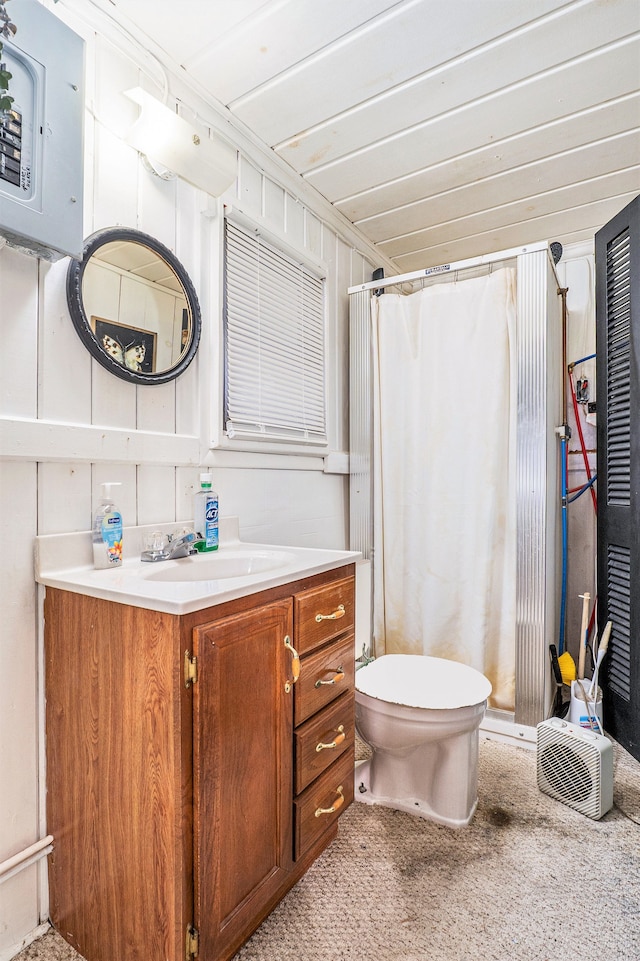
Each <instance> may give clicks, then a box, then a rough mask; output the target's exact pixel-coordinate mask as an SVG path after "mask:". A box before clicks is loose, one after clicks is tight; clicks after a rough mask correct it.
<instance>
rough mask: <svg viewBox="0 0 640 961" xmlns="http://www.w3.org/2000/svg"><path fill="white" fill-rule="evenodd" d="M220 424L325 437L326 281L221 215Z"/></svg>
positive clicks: (307, 438) (269, 435)
mask: <svg viewBox="0 0 640 961" xmlns="http://www.w3.org/2000/svg"><path fill="white" fill-rule="evenodd" d="M225 250H226V265H225V268H226V269H225V429H226V431H227V434H228V435H229V437H233V436H235V435H250V436H252V437H256V436H260V437H263V438H266V439H271V440H283V439H287V438H288V439H292V440H298V441H300V442H303V443H316V444H318V443H320V444H322V443H326V439H327V438H326V421H325V386H324V289H323V288H324V282H323V280H322V279H320V278H319V277H317V276H315V275H314V274H313V273H312V272H311V271H310V270H309V269H308V268H307V267H305V265H304V264H300V263H297V262H296V261H294V260H293V259H291V258H290V257H287V256H286V255H285V254H284V253H282V252H281V251H279V250H276V249H275V248H274V247H272V246H270V245H269V244H267V243H266V242H265V241H264V239H263V238H262V237H260V236H258V235H257V234H256V233H254V232H250V231H248V230H245V229H243V228H242V227H240V226H238V225H237V224H236V223H233V222H231V221H229V220H227V221H226V245H225Z"/></svg>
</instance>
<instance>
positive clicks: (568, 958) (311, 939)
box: [18, 740, 640, 961]
mask: <svg viewBox="0 0 640 961" xmlns="http://www.w3.org/2000/svg"><path fill="white" fill-rule="evenodd" d="M614 800H615V806H614V808H613V809H612V810H611V811H610V812H609V813H608V814H607V815H606V816H605V817H604V818H603V819H602V820H601V821H592V820H591V819H589V818H586V817H584V816H583V815H582V814H579V813H577V812H575V811H573V810H571V809H570V808H568V807H567V806H566V805H563V804H560V803H558V802H557V801H554V800H553V799H552V798H549V797H547V796H546V795H544V794H541V793H540V791H539V790H538V788H537V785H536V755H535V752H532V751H526V750H524V749H521V748H514V747H511V746H508V745H505V744H501V743H498V742H495V741H487V740H481V743H480V775H479V806H478V811H477V813H476V816H475V818H474V820H473V821H472V823H471V825H470V826H469V827H468V828H465V829H463V830H461V831H453V830H451V829H449V828H445V827H441V826H439V825H436V824H432V823H430V822H428V821H423V820H421V819H419V818H414V817H412V816H411V815H408V814H402V813H399V812H395V811H390V810H387V809H385V808H372V807H369V806H367V805H363V804H354V805H352V807H351V808H350V809H349V810H348V811H347V812H346V813H345V815H344V817H343V818H342V820H341V829H340V835H339V837H338V839H337V840H336V841H335V842H334V843H333V844H332V845H331V847H330V848H329V849H328V850H327V851H326V852H325V853H324V854H323V855H322V857H320V858H319V860H318V861H317V862H316V863H315V864H314V865H313V867H312V868H311V870H310V871H309V872H308V873H307V874H306V875H305V877H304V878H303V879H302V880H301V881H300V882H299V883H298V884H297V885H296V887H295V888H294V889H293V890H292V891H291V892H290V893H289V894H288V895H287V897H286V898H285V899H284V901H282V902H281V904H280V905H279V906H278V907H277V908H276V910H275V911H274V912H273V913H272V914H271V915H270V916H269V917H268V918H267V919H266V921H265V922H264V923H263V924H262V926H261V927H260V928H259V929H258V931H256V933H255V934H254V935H253V937H252V938H251V939H250V940H249V941H248V942H247V944H246V945H245V946H244V947H243V948H242V949H241V950H240V951H239V952H238V954H237V955H236V961H347V959H348V961H351V959H353V961H355V959H359V961H361V959H370V961H583V959H584V961H638V959H640V826H639V825H640V764H638V763H637V762H636V761H634V760H633V759H632V758H631V757H630V756H629V755H628V754H627V753H626V752H624V751H622V750H621V749H620V748H618V747H617V745H616V754H615V793H614ZM18 959H19V961H27V959H28V961H80V959H79V955H78V954H76V953H75V952H74V951H73V950H71V948H70V947H69V946H68V945H67V944H66V942H65V941H63V940H62V938H60V937H59V936H58V935H57V934H55V933H54V932H51V933H49V934H47V935H46V936H45V937H44V938H41V939H40V940H39V941H37V942H34V943H33V944H32V945H30V946H29V947H28V948H27V949H26V950H25V951H23V952H22V953H21V954H19V955H18ZM101 961H127V959H126V958H103V959H101ZM149 961H161V959H156V958H150V959H149ZM200 961H207V959H206V958H202V959H200Z"/></svg>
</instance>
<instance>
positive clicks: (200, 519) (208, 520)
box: [193, 474, 218, 552]
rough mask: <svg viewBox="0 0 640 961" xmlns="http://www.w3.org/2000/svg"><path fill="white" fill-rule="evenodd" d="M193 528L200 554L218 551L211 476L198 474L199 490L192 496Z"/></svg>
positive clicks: (214, 497)
mask: <svg viewBox="0 0 640 961" xmlns="http://www.w3.org/2000/svg"><path fill="white" fill-rule="evenodd" d="M193 526H194V528H195V531H196V534H197V535H198V540H197V541H196V544H195V546H196V548H197V549H198V550H199V551H202V552H208V551H217V550H218V495H217V494H216V492H215V491H214V490H212V489H211V474H200V490H199V491H198V492H197V493H196V494H194V495H193Z"/></svg>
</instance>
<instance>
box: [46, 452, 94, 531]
mask: <svg viewBox="0 0 640 961" xmlns="http://www.w3.org/2000/svg"><path fill="white" fill-rule="evenodd" d="M91 518H92V504H91V465H90V464H80V463H77V462H74V463H72V464H68V463H67V464H55V463H51V462H44V463H42V464H39V465H38V534H64V533H66V532H67V531H86V530H89V528H90V527H91Z"/></svg>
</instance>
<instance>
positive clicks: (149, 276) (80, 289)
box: [67, 228, 200, 383]
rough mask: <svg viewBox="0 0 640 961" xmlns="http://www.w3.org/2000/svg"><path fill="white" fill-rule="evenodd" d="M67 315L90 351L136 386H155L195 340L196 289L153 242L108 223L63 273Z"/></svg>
mask: <svg viewBox="0 0 640 961" xmlns="http://www.w3.org/2000/svg"><path fill="white" fill-rule="evenodd" d="M67 300H68V303H69V308H70V311H71V316H72V319H73V322H74V325H75V327H76V330H77V331H78V333H79V334H80V337H81V338H82V340H83V341H84V342H85V344H86V346H87V347H88V348H89V350H90V351H91V353H92V354H93V356H94V357H95V358H96V360H98V361H99V362H100V363H101V364H102V366H104V367H107V369H109V370H111V372H112V373H114V374H116V375H117V376H119V377H123V378H124V379H127V380H133V381H136V382H137V383H162V382H164V381H166V380H169V379H171V378H172V377H176V376H177V375H178V374H179V373H181V372H182V371H183V370H184V369H185V368H186V366H187V365H188V364H189V363H190V361H191V359H192V358H193V355H194V353H195V350H196V348H197V346H198V341H199V337H200V312H199V306H198V301H197V298H196V295H195V291H194V289H193V286H192V284H191V281H190V280H189V278H188V276H187V274H186V272H185V271H184V268H183V267H182V265H181V264H180V263H179V262H178V261H177V260H176V258H175V256H174V255H173V254H172V253H171V252H170V251H169V250H168V249H166V248H164V247H163V246H162V245H161V244H160V243H159V242H158V241H155V240H154V239H153V238H151V237H148V236H147V235H145V234H141V233H140V232H139V231H135V230H130V229H125V228H113V229H110V230H106V231H100V232H99V233H98V234H94V235H93V236H92V237H90V238H89V240H88V241H87V244H86V246H85V251H84V256H83V259H82V261H72V263H71V265H70V268H69V274H68V278H67Z"/></svg>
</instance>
